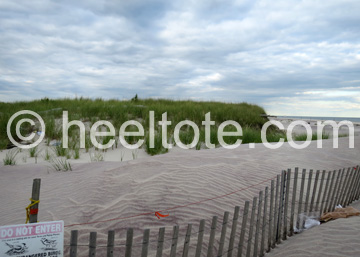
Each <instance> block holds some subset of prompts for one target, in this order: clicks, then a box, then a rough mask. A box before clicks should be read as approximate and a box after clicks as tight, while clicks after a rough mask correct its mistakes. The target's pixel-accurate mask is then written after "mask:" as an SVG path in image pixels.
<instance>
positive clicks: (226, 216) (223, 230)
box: [218, 211, 229, 256]
mask: <svg viewBox="0 0 360 257" xmlns="http://www.w3.org/2000/svg"><path fill="white" fill-rule="evenodd" d="M228 220H229V212H228V211H226V212H224V218H223V223H222V227H221V234H220V241H219V249H218V256H222V252H223V250H224V243H225V236H226V228H227V223H228Z"/></svg>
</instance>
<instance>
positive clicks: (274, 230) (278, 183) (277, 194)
mask: <svg viewBox="0 0 360 257" xmlns="http://www.w3.org/2000/svg"><path fill="white" fill-rule="evenodd" d="M279 187H280V175H277V176H276V189H275V199H274V200H275V209H274V229H273V235H272V236H273V240H272V245H271V247H272V248H275V244H276V236H277V234H276V233H277V227H278V209H279V208H278V203H279Z"/></svg>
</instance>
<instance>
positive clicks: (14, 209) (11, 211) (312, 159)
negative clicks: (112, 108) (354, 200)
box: [0, 136, 360, 256]
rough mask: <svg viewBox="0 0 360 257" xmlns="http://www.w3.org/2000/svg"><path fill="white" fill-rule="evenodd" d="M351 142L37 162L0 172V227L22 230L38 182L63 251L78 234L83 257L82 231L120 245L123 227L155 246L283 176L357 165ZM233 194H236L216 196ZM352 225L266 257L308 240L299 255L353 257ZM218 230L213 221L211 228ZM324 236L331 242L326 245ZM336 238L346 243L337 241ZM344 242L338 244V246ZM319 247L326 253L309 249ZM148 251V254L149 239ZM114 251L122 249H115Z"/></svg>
mask: <svg viewBox="0 0 360 257" xmlns="http://www.w3.org/2000/svg"><path fill="white" fill-rule="evenodd" d="M354 140H355V148H353V149H349V142H348V141H349V138H347V137H343V138H339V148H338V149H334V148H333V147H332V144H333V141H332V139H329V140H324V141H323V148H321V149H318V148H317V147H316V142H315V141H313V142H312V143H311V144H310V146H309V147H307V148H305V149H302V150H297V149H294V148H292V147H291V146H290V145H289V144H288V143H284V145H283V146H282V147H281V148H279V149H276V150H271V149H268V148H266V147H265V146H264V145H262V144H255V148H250V147H249V145H241V146H240V147H238V148H237V149H234V150H228V149H223V148H217V149H212V150H201V151H196V150H180V149H177V150H174V151H171V152H170V153H168V154H165V155H159V156H154V157H146V158H139V159H135V160H130V161H126V162H125V161H124V162H119V161H117V162H115V161H105V162H92V163H74V164H73V171H68V172H55V171H52V170H51V169H49V167H48V166H47V165H42V164H41V163H38V164H34V163H29V162H28V163H27V164H26V165H17V166H1V167H0V175H1V180H0V194H1V195H2V201H1V203H2V207H1V210H0V215H1V217H2V219H1V223H0V225H10V224H22V223H24V221H25V210H24V208H25V207H26V206H27V205H28V204H29V201H28V199H29V197H30V193H31V187H32V180H33V179H34V178H41V179H42V185H41V197H40V198H41V203H40V212H39V220H40V221H51V220H64V222H65V226H66V235H65V244H66V245H68V244H69V235H70V231H71V230H72V229H77V230H79V233H80V237H79V244H82V245H85V246H84V247H82V248H81V249H80V253H81V254H82V255H86V254H87V247H86V245H87V244H88V237H89V234H88V232H90V231H97V232H98V238H99V240H98V244H99V245H106V240H105V239H106V235H107V231H108V230H111V229H114V230H115V231H116V235H117V237H118V238H121V240H124V239H125V233H126V228H129V227H132V228H134V236H135V238H134V243H135V244H141V237H142V233H143V229H144V228H150V229H151V237H152V238H154V239H155V238H157V236H156V234H157V233H158V229H159V227H162V226H165V227H166V228H167V230H166V235H165V237H166V238H171V232H172V226H174V225H179V226H180V235H181V237H184V233H185V230H186V225H187V224H189V223H192V224H194V228H193V230H194V231H196V230H197V229H198V227H197V226H198V223H199V220H200V219H206V221H207V223H206V226H207V230H206V231H205V232H206V234H208V233H207V232H208V230H209V225H210V221H211V218H212V216H214V215H217V216H219V219H220V220H221V219H222V215H223V213H224V211H229V212H231V213H232V212H233V209H234V206H236V205H239V206H243V204H244V201H245V200H250V199H252V197H253V196H255V195H256V194H258V192H259V190H263V188H264V187H265V185H268V184H266V183H267V182H268V180H269V179H271V178H273V177H274V176H276V175H277V174H279V173H280V172H281V170H283V169H288V168H291V169H294V168H295V167H299V168H301V169H303V168H305V169H314V170H318V169H319V170H335V169H341V168H345V167H354V166H356V165H359V164H360V159H359V156H360V137H359V136H356V137H355V138H354ZM260 182H264V183H260ZM250 186H251V187H250ZM239 189H244V190H242V191H238V190H239ZM234 191H238V192H237V193H233V194H230V195H227V196H224V197H218V196H223V195H226V194H229V193H230V192H234ZM211 198H215V199H211ZM156 211H162V213H163V214H169V216H168V217H166V218H161V219H158V218H157V217H156V216H155V215H154V213H155V212H156ZM74 224H81V225H74ZM359 226H360V218H359V217H355V218H350V219H348V220H346V221H340V220H339V221H333V222H329V223H328V224H325V225H322V226H319V227H318V228H314V229H312V230H309V231H305V232H304V233H303V234H300V235H296V236H294V237H293V238H291V239H290V240H289V241H288V242H286V243H284V244H283V245H281V246H280V247H279V249H276V250H275V251H274V252H273V253H271V254H274V255H271V256H277V255H276V254H279V253H283V254H284V253H285V255H286V256H304V255H299V254H298V253H296V252H295V253H294V251H293V249H296V247H294V246H293V245H290V243H293V244H294V245H296V246H297V247H299V248H302V246H301V245H302V244H304V243H303V240H304V239H303V238H305V237H306V238H307V237H309V238H312V240H311V242H312V244H311V245H315V246H314V247H313V248H310V249H309V250H306V251H307V252H306V254H305V252H304V254H305V255H306V256H325V255H326V256H357V255H358V253H359V251H360V249H359V248H358V247H355V245H356V244H357V245H359V242H358V236H359V233H358V232H357V231H359V230H357V229H356V228H359ZM220 227H221V222H219V223H218V229H220ZM315 229H316V230H315ZM323 230H325V232H324V231H323ZM312 231H319V232H314V233H313V232H312ZM335 232H336V233H335ZM324 233H325V234H331V233H332V234H334V235H332V236H331V237H329V240H327V239H326V238H325V239H324ZM342 233H344V234H343V235H344V236H345V235H347V234H346V233H348V236H346V237H343V236H342ZM345 238H346V240H347V241H346V242H347V243H346V244H344V243H343V240H345ZM206 240H208V239H206V238H205V239H204V241H206ZM322 241H323V242H326V243H327V244H328V247H325V246H324V247H323V248H320V247H316V244H317V243H321V242H322ZM122 242H123V241H122ZM169 243H171V242H169ZM287 243H289V245H290V246H287ZM152 244H153V247H156V240H155V241H154V242H152ZM347 244H348V247H346V245H347ZM309 245H310V244H309ZM286 247H288V248H286ZM335 248H336V249H335ZM66 249H67V248H66ZM118 250H119V251H123V250H124V249H123V247H122V248H121V247H119V249H118ZM193 250H194V249H193V248H191V249H190V251H191V252H190V253H189V256H193V252H192V251H193ZM135 251H136V250H135ZM343 252H345V254H342V253H343ZM293 254H294V255H293ZM295 254H298V255H295ZM99 256H102V255H101V254H100V255H99ZM269 256H270V255H269Z"/></svg>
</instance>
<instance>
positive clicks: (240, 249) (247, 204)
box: [237, 201, 250, 257]
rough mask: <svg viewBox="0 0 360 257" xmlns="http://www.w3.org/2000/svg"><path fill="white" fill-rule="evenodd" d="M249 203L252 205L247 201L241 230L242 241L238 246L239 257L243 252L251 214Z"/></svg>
mask: <svg viewBox="0 0 360 257" xmlns="http://www.w3.org/2000/svg"><path fill="white" fill-rule="evenodd" d="M249 203H250V202H249V201H245V205H244V211H243V218H242V223H241V230H240V240H239V245H238V254H237V256H238V257H241V256H242V252H243V246H244V238H245V231H246V224H247V220H248V214H249Z"/></svg>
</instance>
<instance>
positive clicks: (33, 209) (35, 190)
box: [29, 178, 41, 223]
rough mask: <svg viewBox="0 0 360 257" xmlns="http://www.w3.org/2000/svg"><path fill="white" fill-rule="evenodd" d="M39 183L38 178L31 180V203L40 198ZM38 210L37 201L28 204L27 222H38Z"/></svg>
mask: <svg viewBox="0 0 360 257" xmlns="http://www.w3.org/2000/svg"><path fill="white" fill-rule="evenodd" d="M40 184H41V179H40V178H36V179H34V180H33V187H32V193H31V200H32V203H33V202H36V201H39V200H40ZM38 211H39V203H36V204H34V205H32V206H30V213H29V223H36V222H38Z"/></svg>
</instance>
